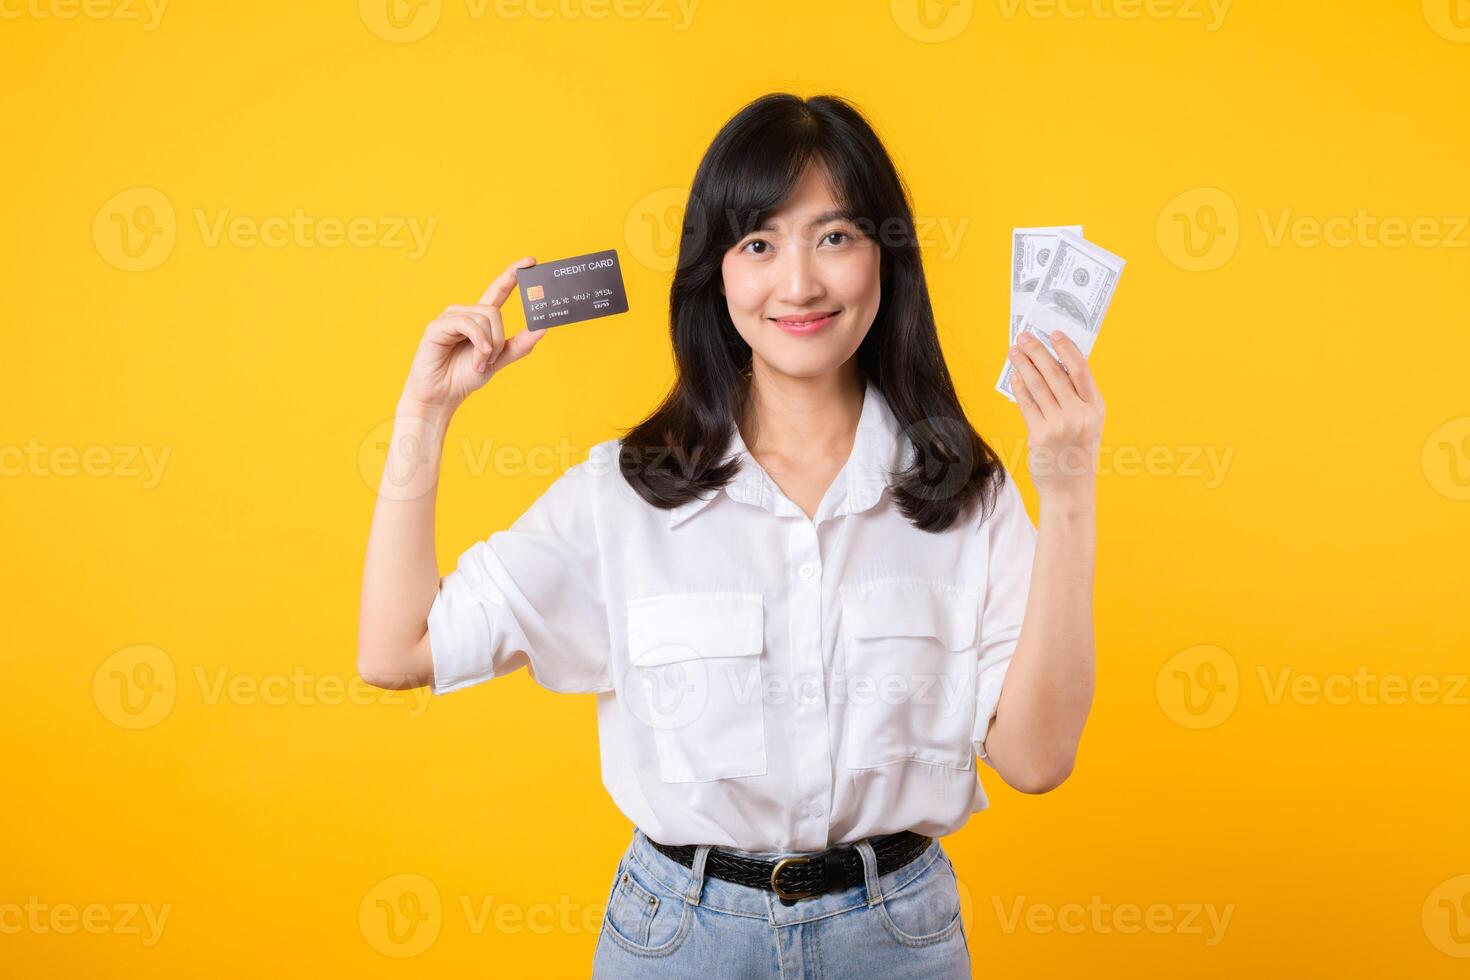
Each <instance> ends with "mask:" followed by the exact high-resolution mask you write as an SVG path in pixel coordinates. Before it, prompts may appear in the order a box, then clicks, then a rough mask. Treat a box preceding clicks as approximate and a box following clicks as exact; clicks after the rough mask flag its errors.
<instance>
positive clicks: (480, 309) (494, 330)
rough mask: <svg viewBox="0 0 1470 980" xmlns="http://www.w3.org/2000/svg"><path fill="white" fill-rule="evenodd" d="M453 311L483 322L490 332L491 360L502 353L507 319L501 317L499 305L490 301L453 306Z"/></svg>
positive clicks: (450, 310) (480, 322)
mask: <svg viewBox="0 0 1470 980" xmlns="http://www.w3.org/2000/svg"><path fill="white" fill-rule="evenodd" d="M448 312H451V313H463V314H465V315H466V316H471V317H474V318H475V322H476V323H479V324H481V325H482V326H483V327H484V328H485V329H486V331H488V332H489V334H490V346H491V351H490V353H491V355H492V356H491V358H490V359H491V360H492V361H493V360H495V358H494V355H495V354H498V353H500V348H502V347H504V346H505V321H504V320H503V319H501V315H500V310H499V308H498V307H494V306H491V305H490V304H489V303H477V304H475V305H473V306H451V307H450V308H449V311H448Z"/></svg>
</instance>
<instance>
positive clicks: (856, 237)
mask: <svg viewBox="0 0 1470 980" xmlns="http://www.w3.org/2000/svg"><path fill="white" fill-rule="evenodd" d="M837 209H838V208H837V204H836V202H835V201H834V200H833V199H832V195H831V193H830V192H829V191H828V189H827V182H826V169H825V168H824V167H823V166H822V165H821V164H820V163H813V164H812V165H810V166H808V167H807V169H806V172H805V173H804V174H803V175H802V177H801V180H800V181H798V183H797V185H796V187H795V188H794V189H793V190H792V192H791V195H790V197H788V198H787V199H786V200H785V201H784V202H782V204H781V207H780V208H779V209H777V210H776V211H774V212H773V213H772V214H771V215H770V216H769V217H768V218H767V219H766V221H765V223H764V224H763V225H762V226H761V227H760V228H757V229H756V230H754V231H752V232H751V233H750V234H748V235H746V236H745V237H744V238H742V239H741V240H740V241H738V242H736V243H735V244H734V245H733V246H732V247H731V248H730V249H729V250H728V251H726V252H725V258H724V262H723V264H722V266H721V271H722V273H723V275H724V285H723V288H722V291H723V292H724V294H725V300H726V302H727V303H728V304H729V307H730V319H731V320H733V321H734V323H735V329H736V330H738V331H740V336H741V337H743V338H745V342H746V343H748V344H749V345H750V348H751V351H752V352H753V357H754V358H755V359H756V360H758V361H763V362H765V367H766V368H768V369H770V370H773V371H775V372H777V373H779V374H785V375H790V376H793V377H812V376H814V375H819V374H824V373H826V372H829V371H833V370H836V369H837V368H838V367H840V366H841V365H842V364H844V363H846V362H847V360H848V359H849V358H850V357H852V355H853V353H854V352H856V351H857V349H858V345H859V344H861V343H862V340H863V337H864V336H866V335H867V332H868V328H869V327H871V326H872V325H873V320H874V318H875V317H876V316H877V315H878V301H879V299H880V297H881V296H882V292H881V288H880V282H879V275H878V272H879V267H880V261H879V260H880V258H881V255H882V252H881V251H880V249H879V247H878V243H877V242H876V241H874V240H873V239H872V238H870V237H867V236H865V235H863V234H862V233H861V232H860V230H859V228H858V226H857V225H856V224H855V223H854V222H852V221H849V220H847V219H845V218H837V217H833V216H832V214H831V212H833V211H836V210H837Z"/></svg>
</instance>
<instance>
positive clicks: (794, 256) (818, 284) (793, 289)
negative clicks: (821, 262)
mask: <svg viewBox="0 0 1470 980" xmlns="http://www.w3.org/2000/svg"><path fill="white" fill-rule="evenodd" d="M823 292H825V290H824V289H823V287H822V278H821V275H820V273H819V271H818V269H817V263H816V258H815V256H813V255H812V251H811V249H807V248H788V249H785V253H784V254H783V255H782V256H781V261H780V273H779V280H778V284H777V289H776V298H777V299H778V300H779V301H780V302H781V304H782V306H783V307H785V308H787V309H789V308H791V307H793V306H794V307H803V306H806V305H807V304H808V303H811V302H813V301H815V300H816V299H818V298H819V297H821V295H822V293H823Z"/></svg>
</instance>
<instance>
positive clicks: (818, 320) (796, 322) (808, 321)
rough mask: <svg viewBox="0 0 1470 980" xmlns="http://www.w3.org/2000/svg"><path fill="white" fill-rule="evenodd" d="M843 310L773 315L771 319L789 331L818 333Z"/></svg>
mask: <svg viewBox="0 0 1470 980" xmlns="http://www.w3.org/2000/svg"><path fill="white" fill-rule="evenodd" d="M841 312H842V311H841V310H828V311H826V312H823V313H802V314H799V315H797V316H788V317H771V320H772V321H773V322H774V323H775V324H776V326H778V327H780V328H781V329H782V330H785V331H786V332H787V333H794V334H809V333H816V332H817V331H818V330H821V329H822V328H823V327H825V326H826V325H827V324H829V323H831V322H832V321H833V320H835V319H837V315H838V314H839V313H841Z"/></svg>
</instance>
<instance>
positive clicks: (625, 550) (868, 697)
mask: <svg viewBox="0 0 1470 980" xmlns="http://www.w3.org/2000/svg"><path fill="white" fill-rule="evenodd" d="M619 446H620V440H616V439H612V440H607V441H606V442H602V443H599V444H597V445H596V446H594V447H593V448H592V450H591V451H590V452H589V454H588V458H587V459H585V460H582V461H580V462H578V463H576V464H575V465H573V466H572V467H571V468H569V469H568V470H567V471H566V472H565V473H563V474H562V475H561V476H560V477H558V478H557V479H556V480H555V481H554V482H553V483H552V484H551V485H550V486H549V487H548V488H547V489H546V491H545V492H544V493H543V495H542V496H541V497H540V498H539V499H537V500H536V501H535V502H534V503H533V504H532V505H531V506H530V508H529V509H528V510H526V512H525V513H524V514H523V515H522V516H521V517H520V518H518V519H517V520H516V521H515V523H514V524H513V525H512V526H511V527H510V529H509V530H505V531H497V532H495V533H494V534H492V535H491V536H490V537H489V539H488V540H486V541H481V542H477V543H475V544H474V545H471V546H470V547H469V549H468V550H466V551H465V552H464V553H463V555H461V556H460V559H459V564H458V568H457V569H455V570H454V571H452V572H450V573H449V574H448V575H446V576H445V577H444V579H443V581H442V582H441V584H440V588H439V592H438V594H437V596H436V597H435V599H434V603H433V606H432V607H431V609H430V611H429V617H428V628H429V641H430V645H431V647H432V651H433V661H434V688H433V689H434V692H435V693H437V694H444V693H447V692H449V691H455V690H458V689H460V688H463V687H467V686H469V685H471V684H477V683H480V682H481V681H485V680H489V679H490V678H492V677H499V676H501V675H503V674H506V673H508V672H510V671H512V670H515V669H516V668H518V667H522V666H527V667H529V669H530V671H531V675H532V677H533V679H534V680H535V681H536V683H538V684H540V685H541V686H542V687H545V688H547V689H549V690H553V691H563V692H592V693H596V695H597V716H598V732H599V739H600V742H601V751H602V779H603V783H604V784H605V785H606V787H607V789H608V792H609V793H610V794H611V795H612V799H613V802H614V803H615V804H616V805H617V807H618V808H619V809H620V810H621V811H622V812H623V814H624V815H626V816H627V818H628V819H629V820H631V821H632V822H633V823H634V824H636V825H637V826H638V827H640V828H641V829H642V830H643V831H644V833H646V834H647V835H648V836H650V837H652V838H654V839H655V840H658V841H662V842H664V843H667V844H715V845H719V846H723V847H728V848H735V849H739V850H745V851H750V852H772V851H815V850H821V849H823V848H826V847H829V846H833V845H836V844H841V843H846V842H849V841H853V840H856V839H858V838H861V837H866V836H869V835H874V834H885V833H891V832H893V831H898V830H906V829H907V830H914V831H917V832H919V833H921V834H929V835H932V836H943V835H945V834H949V833H952V832H954V831H956V830H958V829H959V828H960V827H962V826H963V825H964V824H965V822H966V821H967V820H968V819H969V815H970V814H971V813H972V812H976V811H979V810H982V809H984V808H985V807H986V806H987V805H988V802H987V800H986V796H985V792H984V789H983V788H982V787H981V785H980V781H979V778H978V777H979V773H978V767H977V766H976V764H975V759H976V755H977V754H978V755H979V757H980V758H982V759H983V758H985V746H984V740H985V734H986V730H987V727H988V725H989V723H990V719H991V717H992V716H993V715H994V714H995V708H996V703H997V702H998V701H999V699H1000V692H1001V684H1002V682H1003V681H1004V679H1005V675H1006V670H1007V668H1008V667H1009V664H1010V659H1011V655H1012V653H1013V652H1014V650H1015V646H1016V640H1017V638H1018V637H1019V635H1020V631H1021V618H1022V614H1023V613H1024V612H1025V606H1026V593H1027V589H1028V584H1029V581H1030V576H1031V563H1032V555H1033V552H1034V548H1035V539H1036V529H1035V526H1034V525H1033V524H1032V523H1031V520H1030V518H1029V517H1028V516H1027V514H1026V509H1025V505H1024V504H1023V502H1022V500H1021V496H1020V493H1019V492H1018V491H1017V490H1016V486H1015V483H1014V481H1013V480H1011V479H1010V478H1009V476H1008V477H1007V479H1006V481H1005V483H1004V485H1003V487H1002V489H1001V490H1000V493H999V494H998V497H997V502H996V506H995V509H994V510H993V512H992V513H991V515H990V516H989V517H988V518H986V519H985V520H983V521H982V520H981V519H980V508H979V507H975V508H972V509H971V511H970V513H971V514H972V515H973V516H971V517H970V518H969V519H967V520H964V521H959V522H956V524H954V525H953V526H951V527H950V528H949V529H948V530H946V531H944V532H941V533H939V534H931V533H929V532H927V531H921V530H919V529H918V528H916V527H914V526H913V525H912V524H910V523H909V521H908V520H907V519H906V518H905V517H904V516H903V515H902V513H901V512H900V511H899V510H898V509H897V507H896V505H895V503H894V501H893V499H892V495H891V493H889V492H886V485H885V479H884V470H885V469H897V468H899V466H900V463H906V462H907V461H908V459H909V458H910V456H909V454H910V453H911V452H912V450H913V447H912V445H911V444H910V443H909V441H908V439H907V437H906V436H903V437H901V434H900V433H899V431H898V423H897V420H896V419H895V417H894V415H893V413H892V411H891V409H890V408H889V406H888V404H887V402H886V401H885V400H884V398H883V397H882V395H881V394H880V393H879V392H878V389H877V388H876V387H875V386H874V385H873V384H872V382H871V381H869V382H868V383H867V390H866V392H865V394H864V397H863V408H862V416H861V418H860V420H859V422H858V427H857V436H856V439H855V442H854V445H853V449H852V454H851V456H850V457H849V458H848V460H847V462H846V463H845V464H844V466H843V469H842V470H841V471H840V472H839V473H838V475H837V478H836V479H835V480H834V481H833V482H832V485H831V486H830V487H829V488H828V490H827V492H826V494H825V495H824V496H823V498H822V501H821V504H820V506H819V507H818V509H817V512H816V517H815V518H814V519H813V518H808V517H807V516H806V514H805V513H804V512H803V511H802V510H801V509H800V508H799V507H798V506H797V505H796V504H794V503H793V502H792V501H791V500H790V499H788V498H787V496H786V495H785V494H784V493H783V492H782V491H781V489H780V488H779V487H778V486H777V485H776V483H775V482H774V481H773V480H772V479H771V477H770V475H769V474H768V473H766V471H765V469H764V468H763V467H762V466H761V465H760V464H759V463H758V462H756V460H755V459H754V458H753V457H752V456H751V455H750V453H749V451H748V450H747V448H746V446H745V444H744V440H743V439H741V437H740V434H739V431H738V429H737V430H736V433H735V436H734V440H733V443H732V447H731V452H732V453H733V454H735V455H738V456H739V457H740V460H741V467H740V471H739V473H738V474H737V476H736V477H735V478H734V479H733V480H732V481H731V482H730V483H729V484H728V485H727V486H726V487H725V488H724V489H723V490H721V491H718V492H713V493H706V494H705V495H703V496H702V497H696V498H694V499H691V500H690V501H688V502H687V503H685V504H683V505H681V506H679V507H677V508H674V509H673V510H662V509H659V508H657V507H654V506H652V505H651V504H649V503H647V502H646V501H644V500H643V499H642V498H641V497H639V496H638V495H637V493H635V492H634V490H633V489H632V487H630V486H629V485H628V484H627V482H626V481H625V480H624V479H623V477H622V474H621V472H620V471H619V469H618V465H617V459H618V455H617V454H618V449H619Z"/></svg>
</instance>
